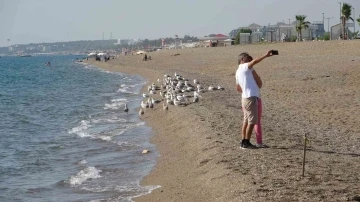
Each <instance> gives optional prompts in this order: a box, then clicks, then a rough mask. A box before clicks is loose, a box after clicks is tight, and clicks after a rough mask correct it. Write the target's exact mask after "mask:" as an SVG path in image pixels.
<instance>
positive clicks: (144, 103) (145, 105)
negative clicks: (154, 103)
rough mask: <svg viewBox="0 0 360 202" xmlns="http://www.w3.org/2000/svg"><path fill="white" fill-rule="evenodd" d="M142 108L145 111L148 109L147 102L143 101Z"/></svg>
mask: <svg viewBox="0 0 360 202" xmlns="http://www.w3.org/2000/svg"><path fill="white" fill-rule="evenodd" d="M141 107H142V108H144V109H145V108H148V107H149V104H148V103H147V102H144V101H141Z"/></svg>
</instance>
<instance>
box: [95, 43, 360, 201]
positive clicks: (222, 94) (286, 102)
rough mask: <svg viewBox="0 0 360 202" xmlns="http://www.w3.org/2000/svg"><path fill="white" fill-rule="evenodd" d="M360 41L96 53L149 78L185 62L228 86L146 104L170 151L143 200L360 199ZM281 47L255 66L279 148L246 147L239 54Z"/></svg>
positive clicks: (272, 140) (185, 72) (268, 135)
mask: <svg viewBox="0 0 360 202" xmlns="http://www.w3.org/2000/svg"><path fill="white" fill-rule="evenodd" d="M359 47H360V40H357V41H356V40H355V41H328V42H323V41H319V42H303V43H274V44H259V45H241V46H232V47H216V48H189V49H182V50H168V51H159V52H152V53H149V54H148V55H150V56H151V57H152V60H150V61H142V60H141V56H137V55H134V56H132V55H128V56H123V55H122V56H119V57H118V58H116V59H114V60H110V61H108V62H95V61H93V60H91V61H89V62H90V63H93V64H94V65H96V66H98V67H101V68H104V69H106V70H109V71H120V72H124V73H131V74H139V75H141V76H143V77H144V78H146V79H147V81H148V84H151V83H153V82H154V83H157V82H156V81H157V79H159V78H160V79H162V78H163V75H164V74H170V75H174V73H175V72H176V73H178V74H180V75H182V76H184V77H185V78H188V79H190V81H192V80H193V79H195V78H196V79H197V80H199V81H200V83H201V84H202V85H203V86H204V87H208V86H209V85H214V86H218V85H220V86H223V87H225V90H224V91H209V92H204V93H203V94H202V96H203V98H200V101H199V102H198V103H194V104H191V105H188V106H186V107H176V106H169V110H168V111H167V112H164V111H163V109H162V104H157V105H156V106H155V108H154V109H147V110H145V114H144V116H143V117H142V119H143V120H145V122H146V123H147V125H149V126H151V127H152V128H153V130H154V132H155V135H154V137H153V138H152V142H153V143H154V144H156V146H157V149H158V151H159V153H160V157H159V159H158V162H157V165H156V167H155V169H154V170H153V171H152V172H151V173H150V174H149V175H148V176H147V177H145V178H144V179H143V181H142V183H143V184H144V185H160V186H161V188H159V189H156V190H154V191H153V192H152V193H151V194H149V195H145V196H142V197H139V198H136V199H135V201H138V202H141V201H356V200H357V199H358V201H360V183H359V180H360V166H359V165H360V116H359V115H358V114H359V110H360V107H359V105H360V91H359V89H358V88H359V87H360V79H359V77H360V49H359ZM271 49H276V50H279V54H280V55H279V56H273V57H270V58H267V59H265V60H264V61H263V62H262V63H260V64H258V65H257V66H256V67H255V69H256V71H257V72H258V74H259V76H260V77H261V78H262V80H263V87H262V89H261V96H262V100H263V116H262V126H263V139H264V143H265V144H266V145H268V146H269V148H264V149H256V150H242V149H240V148H239V146H240V145H239V142H240V140H241V138H240V131H241V123H242V112H241V95H240V94H238V93H237V92H236V90H235V71H236V69H237V66H238V65H237V56H238V55H239V54H240V53H241V52H245V51H246V52H248V53H250V54H251V55H252V56H253V57H254V58H255V57H258V56H261V55H263V54H265V53H266V51H268V50H271ZM177 53H178V54H180V55H177V56H173V55H174V54H177ZM144 90H146V89H144ZM155 97H156V98H158V99H159V98H160V96H159V95H158V94H156V95H155ZM139 106H140V103H139ZM305 133H307V134H308V138H309V140H310V142H309V147H308V151H307V159H306V172H305V177H304V178H303V177H301V171H302V156H303V142H304V134H305ZM254 137H255V135H253V139H252V142H255V139H254ZM357 197H358V198H357Z"/></svg>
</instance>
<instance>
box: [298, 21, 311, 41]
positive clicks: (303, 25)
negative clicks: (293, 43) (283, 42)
mask: <svg viewBox="0 0 360 202" xmlns="http://www.w3.org/2000/svg"><path fill="white" fill-rule="evenodd" d="M295 18H296V31H297V32H298V40H299V41H302V33H301V30H303V29H307V28H309V24H310V22H309V21H305V19H306V15H296V16H295Z"/></svg>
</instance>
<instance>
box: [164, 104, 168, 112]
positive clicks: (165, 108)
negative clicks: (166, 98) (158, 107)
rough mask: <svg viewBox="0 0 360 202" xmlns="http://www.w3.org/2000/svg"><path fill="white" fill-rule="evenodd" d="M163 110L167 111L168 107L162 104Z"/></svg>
mask: <svg viewBox="0 0 360 202" xmlns="http://www.w3.org/2000/svg"><path fill="white" fill-rule="evenodd" d="M163 110H164V111H167V110H169V107H168V106H167V105H165V103H163Z"/></svg>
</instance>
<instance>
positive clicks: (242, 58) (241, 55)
mask: <svg viewBox="0 0 360 202" xmlns="http://www.w3.org/2000/svg"><path fill="white" fill-rule="evenodd" d="M249 56H250V55H249V53H247V52H243V53H241V54H240V55H239V56H238V64H241V61H242V60H245V58H246V57H249Z"/></svg>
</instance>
